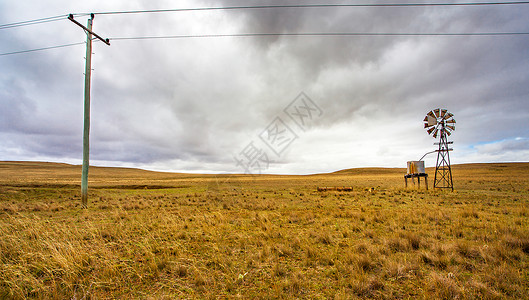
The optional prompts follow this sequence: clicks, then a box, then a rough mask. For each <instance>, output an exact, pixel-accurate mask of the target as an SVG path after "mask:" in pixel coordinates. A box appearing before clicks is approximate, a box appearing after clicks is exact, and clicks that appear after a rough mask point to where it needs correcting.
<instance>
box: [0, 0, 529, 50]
mask: <svg viewBox="0 0 529 300" xmlns="http://www.w3.org/2000/svg"><path fill="white" fill-rule="evenodd" d="M523 4H529V1H507V2H460V3H442V2H441V3H373V4H299V5H253V6H223V7H197V8H176V9H154V10H131V11H107V12H97V13H94V14H97V15H115V14H139V13H161V12H185V11H208V10H240V9H277V8H326V7H327V8H337V7H426V6H486V5H523ZM73 15H74V16H86V15H90V13H76V14H73ZM67 16H68V15H58V16H53V17H47V18H40V19H34V20H29V21H22V22H15V23H9V24H3V25H0V30H1V29H8V28H15V27H21V26H28V25H35V24H42V23H47V22H54V21H59V20H63V19H65V18H67ZM507 35H529V32H474V33H472V32H462V33H396V32H385V33H383V32H378V33H377V32H372V33H370V32H327V33H326V32H308V33H235V34H197V35H165V36H132V37H114V38H110V40H115V41H117V40H153V39H184V38H223V37H268V36H285V37H288V36H299V37H303V36H307V37H308V36H322V37H324V36H335V37H340V36H342V37H347V36H507ZM81 44H84V42H81V43H71V44H63V45H57V46H50V47H43V48H37V49H30V50H21V51H14V52H8V53H0V56H6V55H14V54H21V53H28V52H36V51H44V50H49V49H57V48H64V47H71V46H76V45H81Z"/></svg>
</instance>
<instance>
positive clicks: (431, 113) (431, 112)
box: [426, 110, 435, 118]
mask: <svg viewBox="0 0 529 300" xmlns="http://www.w3.org/2000/svg"><path fill="white" fill-rule="evenodd" d="M426 115H427V116H430V117H432V118H435V115H434V114H433V110H430V112H429V113H427V114H426Z"/></svg>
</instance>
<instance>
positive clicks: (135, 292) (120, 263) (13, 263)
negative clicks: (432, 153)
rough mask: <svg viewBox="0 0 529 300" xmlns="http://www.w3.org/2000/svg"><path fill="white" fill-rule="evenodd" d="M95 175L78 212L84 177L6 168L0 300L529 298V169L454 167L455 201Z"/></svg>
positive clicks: (310, 182) (24, 165) (67, 170)
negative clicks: (82, 205) (86, 206)
mask: <svg viewBox="0 0 529 300" xmlns="http://www.w3.org/2000/svg"><path fill="white" fill-rule="evenodd" d="M427 171H428V173H429V174H430V176H431V177H433V170H432V169H428V170H427ZM90 172H91V173H90V187H89V208H88V209H81V205H80V202H81V200H80V186H79V185H80V174H81V171H80V167H79V166H70V165H65V164H52V163H30V162H0V299H6V298H7V299H11V298H13V299H24V298H37V299H50V298H51V299H105V298H142V299H174V298H179V299H181V298H185V299H208V298H213V299H218V298H220V299H224V298H227V299H230V298H262V299H269V298H282V299H287V298H288V299H291V298H308V299H355V298H377V299H378V298H381V299H382V298H390V299H393V298H397V299H403V298H420V299H476V298H483V299H506V298H507V299H508V298H511V299H512V298H518V299H524V298H525V299H527V298H528V297H529V222H528V219H529V163H509V164H508V163H505V164H469V165H457V166H454V168H453V175H454V185H455V191H454V192H450V191H446V190H432V189H430V190H428V191H425V190H424V189H421V190H417V189H412V188H408V189H407V190H406V189H404V179H403V175H404V173H405V169H375V168H373V169H351V170H344V171H339V172H335V173H331V174H323V175H310V176H269V175H266V176H255V177H252V176H236V175H222V176H220V175H217V176H215V175H192V174H171V173H156V172H147V171H142V170H135V169H117V168H91V170H90ZM429 183H430V187H431V185H432V178H430V182H429ZM319 186H352V187H353V191H341V192H340V191H324V192H318V191H317V187H319Z"/></svg>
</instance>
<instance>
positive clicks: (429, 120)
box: [426, 116, 438, 126]
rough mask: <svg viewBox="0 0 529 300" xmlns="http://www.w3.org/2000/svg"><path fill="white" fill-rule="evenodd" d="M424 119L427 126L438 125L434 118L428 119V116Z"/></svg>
mask: <svg viewBox="0 0 529 300" xmlns="http://www.w3.org/2000/svg"><path fill="white" fill-rule="evenodd" d="M426 118H427V119H428V125H429V126H434V125H437V124H438V122H437V119H436V118H433V117H430V116H426Z"/></svg>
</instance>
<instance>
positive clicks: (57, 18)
mask: <svg viewBox="0 0 529 300" xmlns="http://www.w3.org/2000/svg"><path fill="white" fill-rule="evenodd" d="M67 16H68V15H59V16H54V17H47V18H40V19H35V20H29V21H22V22H15V23H9V24H3V25H0V29H8V28H15V27H21V26H28V25H35V24H42V23H49V22H55V21H60V20H63V19H64V18H66V17H67Z"/></svg>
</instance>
